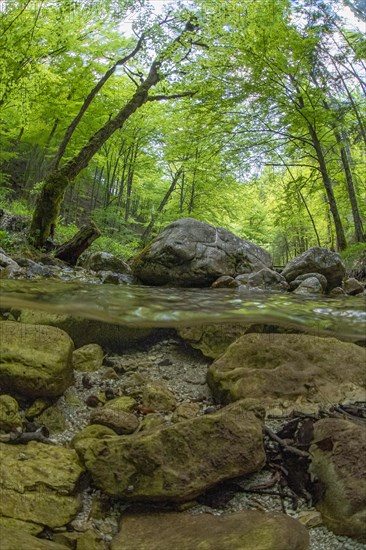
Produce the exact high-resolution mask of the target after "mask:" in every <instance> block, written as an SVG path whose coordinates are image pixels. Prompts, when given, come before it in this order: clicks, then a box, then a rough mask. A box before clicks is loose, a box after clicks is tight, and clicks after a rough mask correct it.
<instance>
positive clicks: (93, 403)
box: [85, 395, 101, 408]
mask: <svg viewBox="0 0 366 550" xmlns="http://www.w3.org/2000/svg"><path fill="white" fill-rule="evenodd" d="M85 403H86V405H88V407H93V408H94V407H98V406H99V405H100V404H101V402H100V400H99V397H97V396H96V395H89V396H88V397H87V398H86V400H85Z"/></svg>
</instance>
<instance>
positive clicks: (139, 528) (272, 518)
mask: <svg viewBox="0 0 366 550" xmlns="http://www.w3.org/2000/svg"><path fill="white" fill-rule="evenodd" d="M163 548H164V549H165V548H166V549H168V548H169V550H170V549H173V548H174V550H188V549H189V550H193V549H195V550H308V548H309V534H308V531H307V529H306V528H305V527H304V526H303V525H301V524H300V522H299V521H297V520H296V519H293V518H290V517H289V516H287V515H285V514H280V513H264V512H258V511H255V510H245V511H242V512H236V513H234V514H228V515H223V516H214V515H212V514H199V515H192V514H187V513H180V514H179V513H174V512H170V513H156V514H144V515H143V514H136V515H132V514H131V515H129V514H127V515H124V516H122V522H121V529H120V532H119V533H118V535H117V536H116V537H115V538H114V539H113V541H112V545H111V550H162V549H163Z"/></svg>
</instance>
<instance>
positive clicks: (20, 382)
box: [0, 321, 74, 397]
mask: <svg viewBox="0 0 366 550" xmlns="http://www.w3.org/2000/svg"><path fill="white" fill-rule="evenodd" d="M0 342H1V348H2V349H1V355H0V384H1V387H2V389H3V390H8V391H11V392H15V393H20V394H21V395H25V396H29V397H56V396H59V395H62V393H63V392H64V391H65V390H66V388H68V387H69V386H70V385H71V384H72V381H73V371H72V365H71V356H72V352H73V349H74V345H73V342H72V340H71V339H70V337H69V336H68V335H67V334H66V333H65V332H63V331H62V330H60V329H57V328H54V327H48V326H41V325H25V324H22V323H16V322H14V321H2V322H0Z"/></svg>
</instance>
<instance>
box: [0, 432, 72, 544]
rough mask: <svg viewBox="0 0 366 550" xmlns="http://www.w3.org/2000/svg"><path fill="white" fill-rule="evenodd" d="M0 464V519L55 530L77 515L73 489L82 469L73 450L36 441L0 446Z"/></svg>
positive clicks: (0, 444)
mask: <svg viewBox="0 0 366 550" xmlns="http://www.w3.org/2000/svg"><path fill="white" fill-rule="evenodd" d="M0 464H1V468H0V490H1V498H0V515H2V516H7V517H11V518H15V519H19V520H22V521H29V522H34V523H38V524H41V525H47V526H48V527H51V528H54V527H61V526H63V525H66V524H67V523H69V521H71V520H72V519H73V518H74V517H75V516H76V515H77V513H78V512H79V510H80V508H81V500H80V497H79V495H78V494H77V493H76V486H77V482H78V480H79V478H80V475H81V474H82V472H83V467H82V465H81V464H80V462H79V459H78V456H77V454H76V452H75V451H74V450H72V449H65V448H63V447H57V446H55V445H45V444H44V443H37V442H35V441H31V442H29V443H28V444H27V445H8V444H5V443H0ZM1 548H3V546H2V541H1ZM29 548H32V549H33V547H32V546H29Z"/></svg>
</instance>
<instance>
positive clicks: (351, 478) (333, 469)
mask: <svg viewBox="0 0 366 550" xmlns="http://www.w3.org/2000/svg"><path fill="white" fill-rule="evenodd" d="M310 455H311V457H312V459H311V465H310V472H311V473H312V475H313V476H315V477H316V478H317V479H319V480H320V481H321V483H322V484H323V485H324V487H325V492H324V494H323V496H322V498H321V500H320V502H318V503H317V505H316V507H317V509H318V510H319V511H320V512H321V514H322V517H323V521H324V523H325V524H326V525H327V527H329V528H330V529H331V530H332V531H334V532H335V533H336V534H338V535H347V536H349V537H354V538H356V539H359V540H361V541H362V542H366V426H364V425H361V424H357V423H356V422H351V421H349V420H345V419H343V418H324V419H321V420H319V421H318V422H316V423H315V424H314V435H313V442H312V445H311V447H310Z"/></svg>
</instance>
